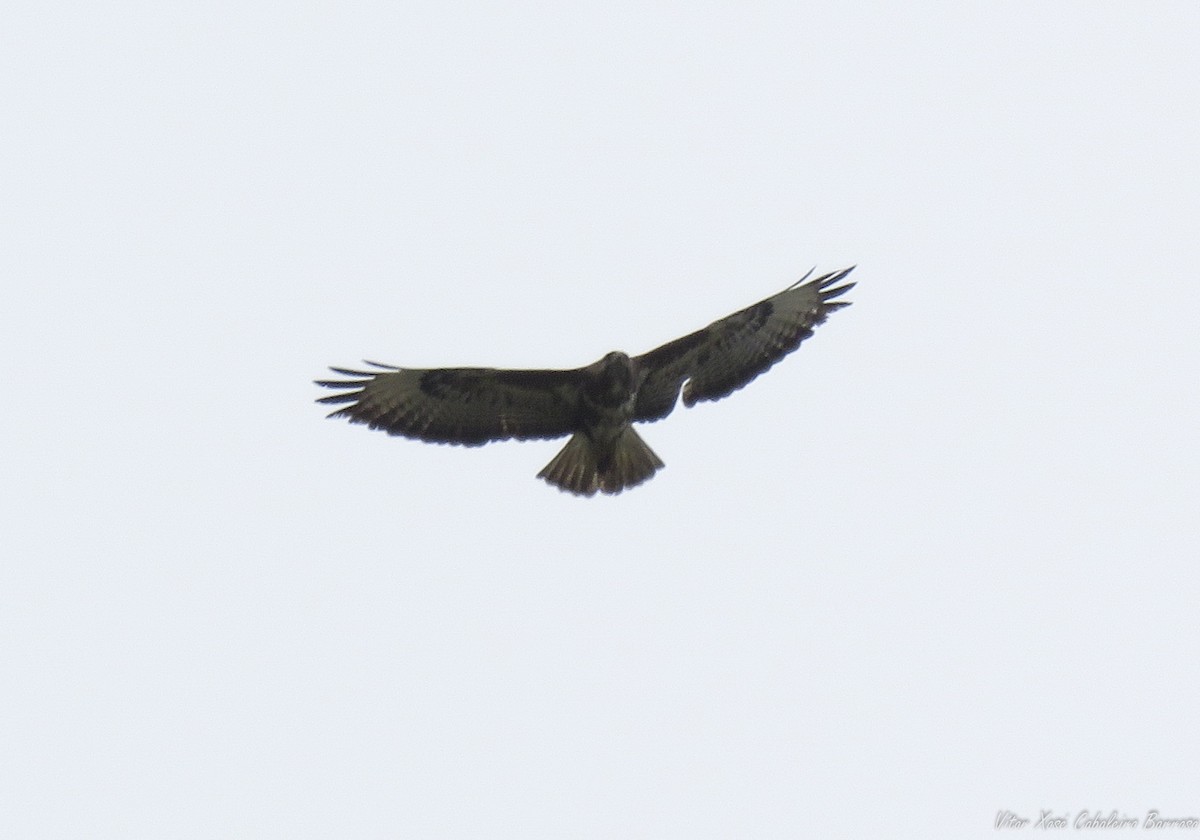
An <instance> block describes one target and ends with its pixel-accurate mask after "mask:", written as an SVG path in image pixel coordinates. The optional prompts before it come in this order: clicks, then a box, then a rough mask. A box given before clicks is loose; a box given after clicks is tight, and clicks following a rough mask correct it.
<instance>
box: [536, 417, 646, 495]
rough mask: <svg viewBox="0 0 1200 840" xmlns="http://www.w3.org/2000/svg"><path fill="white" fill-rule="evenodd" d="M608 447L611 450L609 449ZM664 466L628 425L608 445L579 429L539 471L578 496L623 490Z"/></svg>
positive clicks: (633, 485)
mask: <svg viewBox="0 0 1200 840" xmlns="http://www.w3.org/2000/svg"><path fill="white" fill-rule="evenodd" d="M605 450H607V451H605ZM663 466H664V464H663V462H662V461H661V460H660V459H659V457H658V456H657V455H655V454H654V450H652V449H651V448H650V447H649V446H647V445H646V442H645V441H644V440H642V437H641V435H639V434H638V433H637V432H636V431H634V430H633V429H632V428H630V427H626V428H625V429H623V430H622V431H621V433H620V434H618V435H617V437H616V439H614V440H613V442H612V443H611V444H610V445H609V446H607V447H602V446H601V445H600V444H597V443H596V442H595V441H593V440H592V439H591V438H590V437H588V435H587V433H586V432H582V431H581V432H576V433H575V434H574V435H572V436H571V439H570V440H569V441H567V445H566V446H564V447H563V448H562V449H561V450H559V453H558V454H557V455H555V456H554V458H553V460H551V461H550V463H549V464H547V465H546V466H545V468H543V469H542V471H541V472H540V473H538V478H542V479H545V480H546V481H548V482H549V483H551V484H553V485H554V486H555V487H557V488H559V489H560V490H564V491H566V492H568V493H574V494H576V495H578V496H593V495H595V493H596V491H597V490H599V491H600V492H601V493H620V492H621V491H622V490H625V489H628V488H630V487H636V486H637V485H639V484H641V483H642V482H643V481H646V480H647V479H649V478H651V477H652V476H653V475H654V474H655V473H656V472H658V471H659V469H661V468H662V467H663Z"/></svg>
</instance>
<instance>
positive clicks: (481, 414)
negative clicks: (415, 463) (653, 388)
mask: <svg viewBox="0 0 1200 840" xmlns="http://www.w3.org/2000/svg"><path fill="white" fill-rule="evenodd" d="M367 364H368V365H371V366H373V367H376V368H379V370H375V371H363V370H347V369H345V368H330V370H332V371H333V372H334V373H338V374H341V375H342V376H347V377H351V378H349V379H340V380H318V381H317V384H318V385H323V386H325V387H326V388H341V389H344V390H343V392H342V393H340V394H334V395H332V396H329V397H323V398H322V399H320V400H318V402H322V403H332V404H339V403H349V405H347V406H346V407H344V408H339V409H338V410H337V411H334V412H333V413H332V414H330V415H329V416H330V417H345V418H347V419H348V420H349V421H350V422H351V423H366V424H367V425H368V426H370V427H371V428H372V429H383V430H384V431H386V432H387V433H388V434H390V435H403V436H404V437H410V438H417V439H418V440H424V441H429V442H430V443H455V444H461V445H463V446H479V445H481V444H484V443H487V442H488V441H493V440H508V439H514V438H515V439H517V440H528V439H531V438H555V437H562V436H563V435H567V434H570V433H571V432H573V431H575V429H576V428H577V422H576V418H575V413H576V406H577V405H578V402H579V401H578V392H579V380H580V371H578V370H498V369H494V368H443V369H411V368H398V367H392V366H391V365H381V364H379V363H378V362H367Z"/></svg>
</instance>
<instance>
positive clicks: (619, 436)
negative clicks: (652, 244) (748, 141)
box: [316, 266, 854, 496]
mask: <svg viewBox="0 0 1200 840" xmlns="http://www.w3.org/2000/svg"><path fill="white" fill-rule="evenodd" d="M853 268H854V266H851V267H850V268H846V269H842V270H841V271H835V272H831V273H829V274H826V275H824V276H822V277H817V278H816V279H814V280H811V281H808V278H809V277H810V276H811V275H812V271H809V272H808V273H807V274H805V275H804V277H802V278H800V280H798V281H796V282H795V283H793V284H792V285H791V286H788V287H787V288H786V289H784V290H783V291H782V292H780V293H779V294H776V295H772V296H771V297H769V298H767V299H766V300H762V301H759V302H758V303H756V304H754V305H753V306H748V307H746V308H745V309H742V310H740V311H738V312H735V313H733V314H732V315H729V316H727V317H725V318H722V319H720V320H719V321H714V322H713V323H711V324H709V325H708V326H707V327H705V328H704V329H702V330H698V331H697V332H694V333H691V334H690V335H685V336H684V337H683V338H677V339H675V340H674V341H671V342H668V343H667V344H664V345H662V346H661V347H658V348H655V349H654V350H651V351H650V352H648V353H643V354H642V355H640V356H629V355H627V354H626V353H622V352H620V351H614V352H612V353H609V354H607V355H606V356H605V357H604V358H602V359H600V360H599V361H598V362H595V363H593V364H590V365H588V366H586V367H581V368H572V369H570V370H505V369H497V368H424V369H421V368H401V367H394V366H392V365H384V364H379V363H378V362H366V363H365V364H367V365H369V366H371V367H372V368H374V370H349V369H346V368H337V367H335V368H330V370H332V371H333V372H334V373H337V374H340V375H341V376H344V377H349V378H347V379H336V380H329V379H323V380H318V381H317V383H316V384H318V385H322V386H324V387H327V388H336V389H340V393H337V394H333V395H332V396H328V397H322V398H321V399H319V400H317V402H321V403H332V404H336V405H340V404H343V403H345V404H346V405H344V406H343V407H342V408H339V409H337V410H336V411H334V412H333V413H331V414H330V415H329V416H330V417H345V418H347V419H348V420H349V421H350V422H351V423H365V424H367V425H368V426H369V427H370V428H372V429H382V430H384V431H386V432H387V433H388V434H389V435H402V436H404V437H409V438H416V439H417V440H423V441H427V442H429V443H451V444H459V445H462V446H480V445H482V444H485V443H489V442H491V441H495V440H509V439H514V440H532V439H539V438H557V437H564V436H566V435H570V436H571V439H570V440H568V441H567V444H566V446H564V447H563V448H562V450H560V451H559V453H558V454H557V455H555V456H554V458H553V459H552V460H551V461H550V463H549V464H547V465H546V466H545V468H543V469H542V471H541V472H540V473H538V478H542V479H545V480H546V481H547V482H549V483H550V484H553V485H554V486H556V487H558V488H559V489H560V490H564V491H567V492H569V493H575V494H577V495H580V496H592V495H595V493H596V491H597V490H599V491H600V492H601V493H620V492H621V491H622V490H625V489H627V488H630V487H635V486H637V485H638V484H641V483H642V482H644V481H647V480H648V479H650V478H651V477H652V476H653V475H654V474H655V473H656V472H658V470H659V469H661V468H662V467H663V462H662V460H661V459H660V458H659V457H658V456H657V455H655V454H654V451H653V450H651V449H650V447H649V446H647V445H646V442H645V441H644V440H642V438H641V436H640V435H639V434H638V433H637V431H636V430H634V428H633V424H634V423H644V422H653V421H655V420H661V419H662V418H664V417H666V416H667V415H668V414H670V413H671V411H672V410H673V409H674V408H675V403H676V400H677V399H678V397H679V394H680V389H681V388H682V391H683V404H684V405H686V406H688V407H689V408H690V407H691V406H693V405H695V404H696V403H698V402H704V401H707V400H719V399H721V398H722V397H726V396H728V395H729V394H732V393H733V392H734V391H736V390H738V389H739V388H742V387H744V386H745V385H747V384H748V383H749V382H750V381H751V380H753V379H754V378H755V377H757V376H758V375H759V374H760V373H763V372H765V371H766V370H767V369H769V368H770V367H771V366H772V365H774V364H775V363H776V362H778V361H779V360H780V359H782V358H783V357H784V356H786V355H787V354H788V353H791V352H792V351H793V350H795V349H796V348H797V347H799V346H800V343H801V342H802V341H804V340H805V339H806V338H808V337H809V336H811V335H812V334H813V328H814V327H816V326H817V325H818V324H821V323H823V322H824V321H825V318H826V316H827V315H828V314H829V313H830V312H833V311H834V310H835V309H840V308H841V307H843V306H849V305H850V304H849V303H848V302H846V301H835V300H834V298H836V297H838V296H839V295H842V294H844V293H845V292H847V291H849V290H850V288H851V287H853V286H854V283H843V284H842V285H838V283H839V282H840V281H842V280H843V279H845V277H846V275H848V274H849V273H850V272H851V271H852V270H853ZM805 281H808V282H805Z"/></svg>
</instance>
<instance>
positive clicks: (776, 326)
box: [633, 266, 854, 421]
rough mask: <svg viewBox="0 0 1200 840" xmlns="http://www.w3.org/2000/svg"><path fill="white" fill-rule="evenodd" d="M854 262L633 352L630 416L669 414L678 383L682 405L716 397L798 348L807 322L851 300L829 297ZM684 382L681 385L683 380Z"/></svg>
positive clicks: (838, 292)
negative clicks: (636, 385) (635, 372)
mask: <svg viewBox="0 0 1200 840" xmlns="http://www.w3.org/2000/svg"><path fill="white" fill-rule="evenodd" d="M853 270H854V266H851V267H850V268H846V269H843V270H841V271H835V272H832V273H830V274H826V275H824V276H822V277H818V278H816V279H815V280H811V281H809V282H807V283H806V282H805V281H806V280H808V278H809V276H810V275H811V274H812V272H811V271H810V272H809V273H808V274H806V275H804V277H802V278H800V280H798V281H797V282H796V283H793V284H792V285H791V286H789V287H788V288H786V289H784V290H783V291H782V292H780V293H779V294H777V295H774V296H773V297H769V298H767V299H766V300H763V301H759V302H758V303H756V304H754V305H753V306H748V307H746V308H745V309H743V310H742V311H740V312H735V313H733V314H732V315H729V316H727V317H725V318H722V319H721V320H719V321H714V322H713V323H711V324H709V325H708V326H707V327H705V328H704V329H702V330H699V331H697V332H694V333H692V334H691V335H686V336H684V337H683V338H679V339H676V340H675V341H672V342H670V343H669V344H664V345H663V346H662V347H658V348H656V349H654V350H651V351H650V352H649V353H646V354H644V355H641V356H638V357H637V358H636V359H635V360H634V361H635V362H637V363H638V364H639V365H640V366H641V368H642V370H643V371H644V372H645V378H644V379H643V381H642V385H641V388H640V389H639V391H638V398H637V407H636V409H635V411H634V418H633V419H634V420H643V421H644V420H661V419H662V418H663V417H666V416H667V415H668V414H670V413H671V410H672V409H674V407H675V402H676V400H677V398H678V397H679V389H680V387H681V386H682V387H683V404H684V405H686V406H688V407H691V406H692V405H695V404H696V403H698V402H702V401H704V400H719V399H721V398H722V397H725V396H728V395H729V394H731V393H733V392H734V391H736V390H737V389H738V388H741V387H743V386H745V385H746V384H748V383H749V382H750V381H751V380H753V379H754V378H755V377H756V376H758V375H759V374H760V373H763V372H765V371H766V370H767V369H769V368H770V367H771V366H772V365H774V364H775V363H776V362H778V361H779V360H780V359H782V358H783V357H784V356H786V355H787V354H788V353H791V352H792V351H793V350H795V349H796V348H797V347H799V346H800V342H802V341H804V339H806V338H808V337H809V336H811V335H812V331H813V327H815V326H817V325H818V324H820V323H821V322H823V321H824V320H825V317H826V316H827V315H828V314H829V313H830V312H832V311H833V310H835V309H840V308H841V307H843V306H849V305H850V304H849V303H847V302H845V301H835V300H833V298H835V297H838V296H839V295H842V294H844V293H845V292H847V291H849V289H850V288H851V287H852V286H853V285H854V284H853V283H845V284H843V285H841V286H839V285H837V283H838V282H839V281H841V280H843V279H845V277H846V275H847V274H849V273H850V272H851V271H853ZM685 382H686V384H685Z"/></svg>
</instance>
